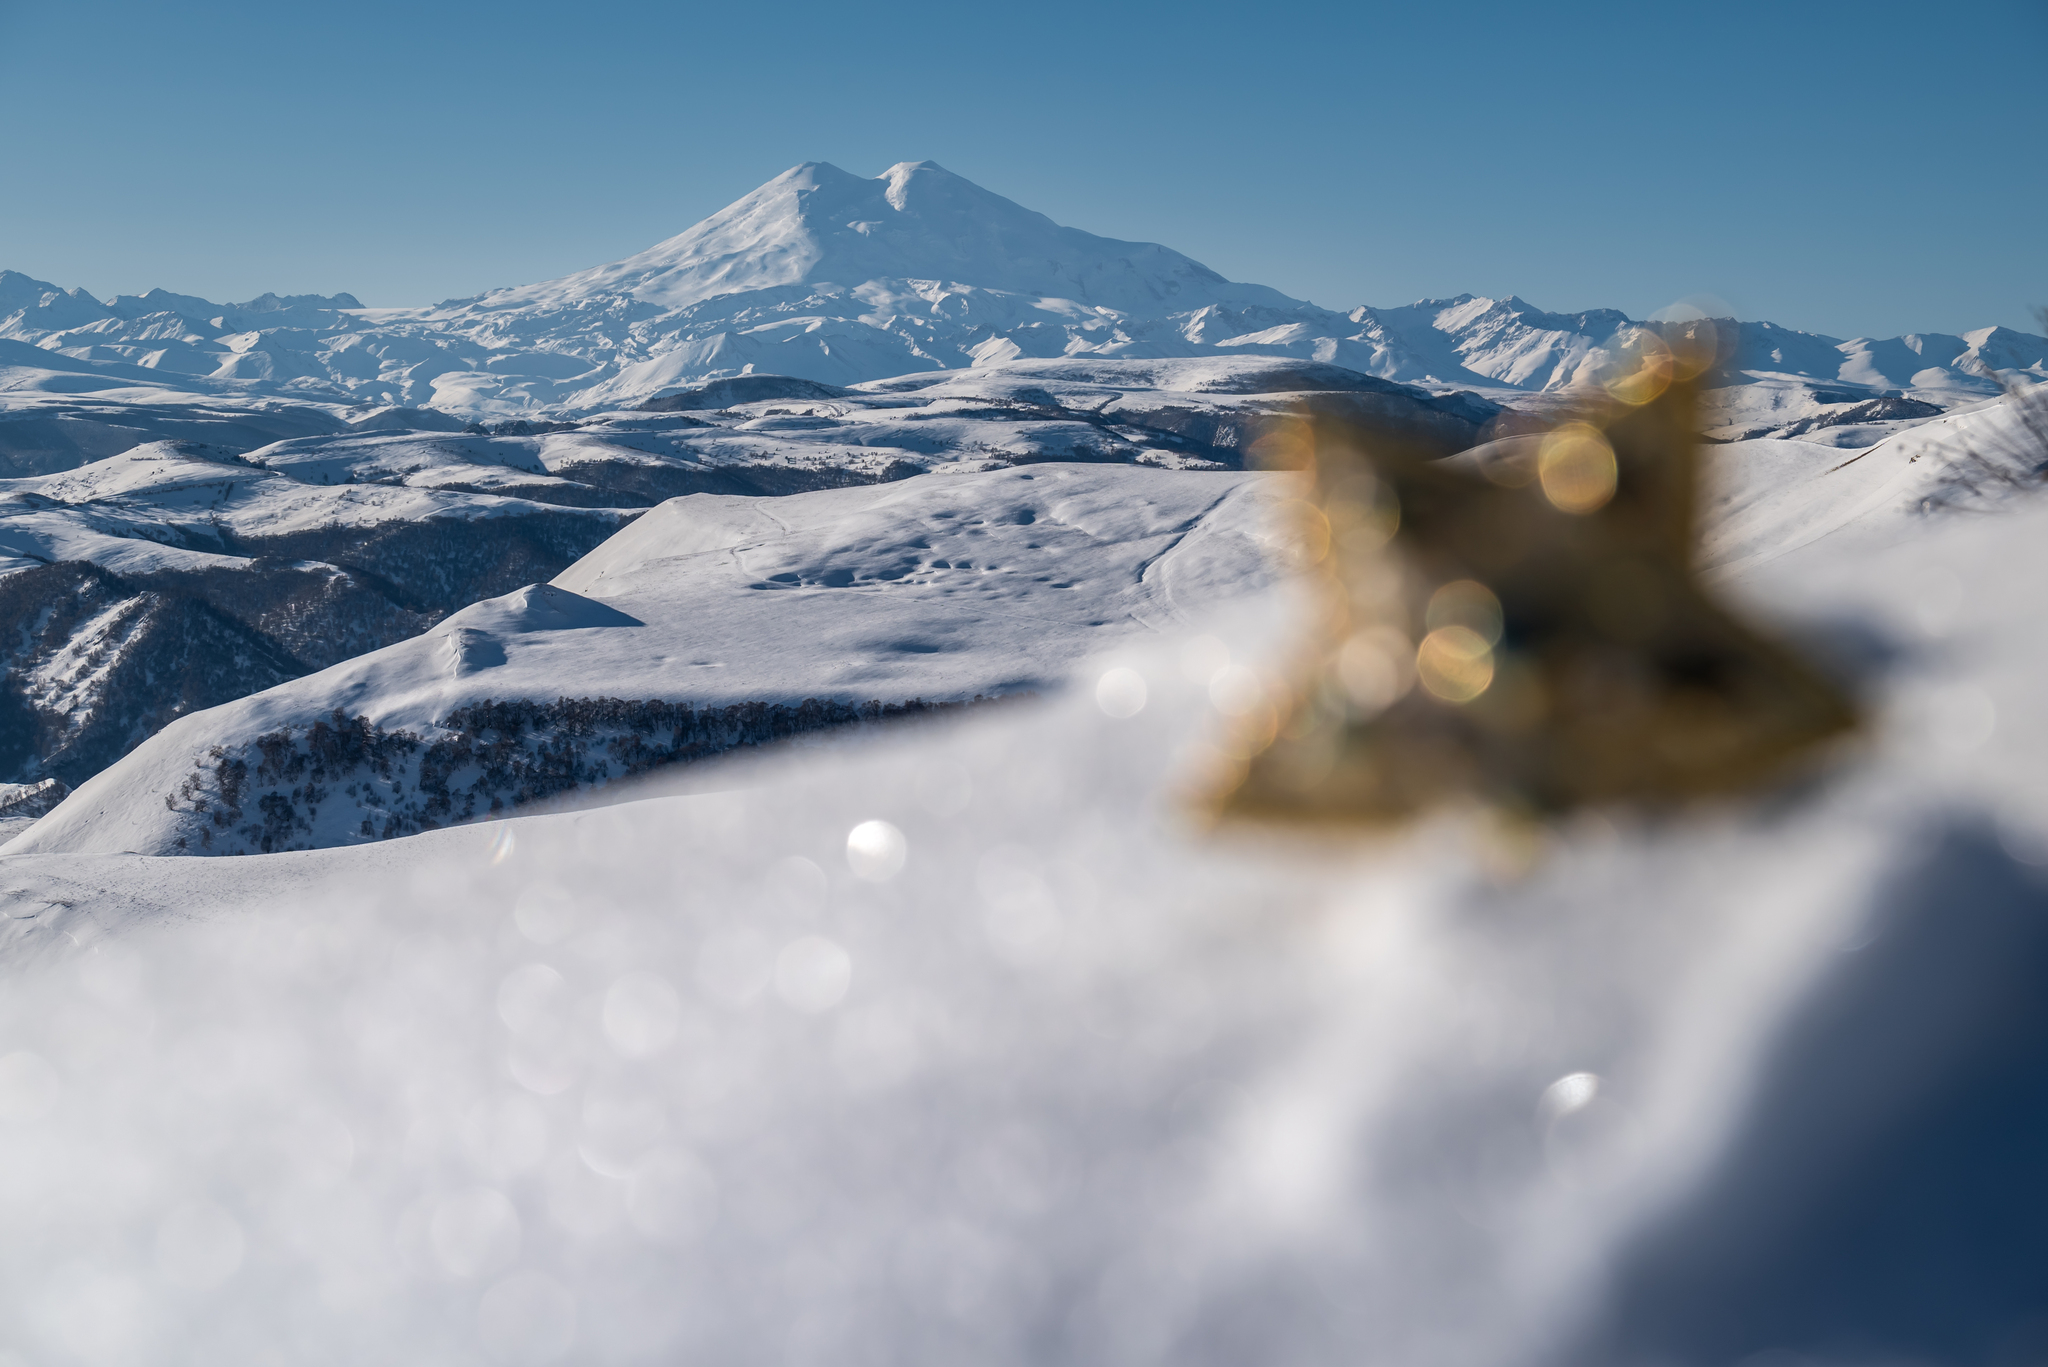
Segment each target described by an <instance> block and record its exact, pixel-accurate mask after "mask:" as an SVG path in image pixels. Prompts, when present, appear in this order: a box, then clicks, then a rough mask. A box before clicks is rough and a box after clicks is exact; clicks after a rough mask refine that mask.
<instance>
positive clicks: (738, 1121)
mask: <svg viewBox="0 0 2048 1367" xmlns="http://www.w3.org/2000/svg"><path fill="white" fill-rule="evenodd" d="M1893 473H1894V475H1896V472H1893ZM1876 483H1877V484H1882V483H1883V480H1881V479H1880V480H1877V481H1876ZM1830 487H1831V486H1830ZM1874 487H1875V486H1873V488H1874ZM1894 492H1897V491H1896V490H1895V491H1894ZM1788 497H1791V495H1788ZM1806 506H1808V507H1809V509H1810V510H1811V511H1812V512H1813V516H1814V517H1815V518H1816V519H1817V521H1816V522H1815V524H1814V526H1815V527H1816V528H1818V527H1819V526H1820V524H1821V523H1828V524H1830V525H1828V526H1827V527H1826V529H1825V531H1824V532H1819V533H1817V534H1816V535H1813V536H1810V537H1804V538H1802V537H1798V536H1790V535H1780V536H1779V538H1778V542H1779V545H1780V547H1782V552H1779V551H1772V550H1763V549H1758V550H1755V551H1753V552H1752V553H1750V554H1748V555H1746V556H1737V557H1735V560H1736V562H1739V563H1735V564H1734V565H1733V566H1732V568H1731V569H1730V570H1728V571H1726V572H1724V573H1722V574H1721V575H1720V576H1719V581H1718V582H1719V583H1720V584H1721V587H1722V591H1724V592H1726V593H1728V594H1729V595H1731V596H1732V597H1733V598H1734V599H1735V600H1736V601H1738V602H1739V603H1740V604H1741V605H1742V606H1743V607H1744V609H1745V610H1746V611H1749V612H1751V613H1754V614H1756V615H1758V616H1760V617H1762V618H1763V619H1764V620H1766V621H1770V622H1774V623H1776V624H1777V625H1778V627H1779V629H1781V630H1783V631H1785V632H1787V633H1788V634H1789V635H1791V636H1792V637H1793V638H1794V639H1796V640H1799V641H1802V642H1803V643H1805V644H1806V645H1807V647H1808V648H1810V649H1814V650H1817V651H1819V652H1821V653H1822V654H1824V655H1825V656H1826V657H1827V658H1829V659H1831V660H1832V661H1833V662H1834V664H1835V666H1836V667H1837V668H1840V669H1842V670H1844V671H1845V672H1846V673H1848V674H1849V675H1850V676H1852V677H1853V678H1855V679H1856V680H1857V683H1858V687H1859V688H1860V689H1861V691H1862V693H1863V695H1864V697H1865V698H1866V700H1867V703H1868V705H1869V707H1870V710H1871V713H1872V716H1873V719H1874V720H1873V726H1872V729H1871V733H1870V735H1869V737H1868V739H1867V740H1866V742H1865V743H1864V744H1863V745H1862V746H1861V747H1860V748H1859V749H1857V750H1855V751H1853V752H1851V753H1848V754H1846V755H1844V756H1842V757H1841V758H1840V759H1839V761H1838V762H1837V763H1836V764H1835V765H1834V766H1833V767H1832V768H1830V769H1829V770H1827V771H1826V772H1824V773H1823V774H1822V775H1820V776H1819V777H1818V778H1817V779H1816V780H1815V781H1813V782H1812V783H1810V784H1807V785H1805V786H1803V787H1801V788H1798V789H1796V790H1794V791H1791V792H1787V793H1780V794H1777V795H1774V796H1771V797H1767V798H1759V799H1755V800H1751V801H1746V802H1742V803H1736V804H1732V805H1730V806H1727V807H1723V808H1715V809H1708V810H1704V811H1698V812H1694V813H1691V814H1688V815H1686V816H1684V817H1682V818H1650V817H1646V816H1640V815H1630V814H1628V813H1622V812H1613V813H1606V814H1602V815H1598V816H1586V817H1584V818H1582V819H1579V820H1576V821H1573V822H1569V823H1566V824H1565V825H1563V826H1561V827H1559V828H1558V829H1556V830H1554V831H1552V832H1551V833H1549V834H1548V835H1547V836H1546V837H1545V839H1544V841H1543V843H1542V846H1541V848H1540V849H1539V850H1537V851H1536V852H1535V854H1534V857H1533V858H1524V857H1523V856H1522V855H1519V854H1518V853H1517V848H1516V847H1515V846H1514V845H1513V844H1512V843H1511V842H1510V843H1502V842H1500V841H1498V840H1496V839H1495V838H1494V837H1492V836H1489V835H1488V833H1487V828H1486V827H1485V826H1484V825H1483V823H1480V822H1477V821H1476V820H1474V819H1472V818H1469V817H1466V816H1464V815H1461V814H1459V813H1455V812H1451V813H1445V814H1443V815H1441V816H1439V817H1438V818H1436V819H1434V820H1432V821H1431V822H1429V823H1427V824H1425V825H1423V826H1421V827H1418V828H1416V829H1413V830H1410V831H1407V832H1404V833H1402V834H1400V835H1398V836H1395V837H1392V838H1389V839H1384V840H1379V841H1367V840H1357V839H1344V838H1331V837H1324V836H1310V835H1307V834H1292V835H1288V834H1275V833H1271V832H1260V831H1256V830H1247V829H1226V830H1211V829H1208V828H1207V827H1206V826H1205V825H1204V823H1203V822H1202V821H1201V820H1200V819H1199V817H1198V814H1197V808H1196V807H1195V806H1194V805H1193V801H1192V799H1193V793H1194V791H1195V790H1196V789H1197V788H1198V787H1199V784H1200V783H1201V781H1202V780H1203V777H1204V776H1205V775H1206V774H1208V773H1209V772H1211V769H1212V765H1213V762H1214V756H1213V752H1212V751H1211V749H1210V747H1211V746H1212V745H1214V744H1216V743H1219V741H1220V739H1221V737H1222V736H1223V735H1224V734H1226V732H1225V729H1224V728H1225V725H1226V722H1227V718H1225V717H1224V716H1222V715H1221V714H1220V713H1219V711H1218V709H1217V702H1218V701H1224V702H1228V701H1229V700H1231V699H1234V698H1238V697H1241V696H1242V690H1240V689H1238V688H1236V687H1233V686H1226V684H1224V683H1223V682H1219V681H1221V680H1224V679H1225V678H1226V677H1227V676H1228V672H1229V671H1231V670H1234V669H1246V668H1249V669H1253V670H1258V669H1266V668H1272V667H1274V662H1275V661H1277V660H1279V659H1281V658H1283V656H1284V654H1285V649H1286V644H1287V642H1288V641H1289V640H1290V639H1291V633H1292V632H1293V630H1294V629H1295V624H1296V622H1298V620H1299V610H1300V604H1299V601H1298V600H1297V599H1295V598H1294V597H1292V596H1291V595H1290V591H1289V590H1287V589H1286V588H1284V587H1282V588H1276V589H1273V590H1269V591H1268V593H1267V595H1266V596H1265V597H1264V598H1261V599H1255V600H1250V601H1247V602H1244V603H1242V604H1240V605H1239V606H1238V607H1236V608H1235V609H1227V610H1224V611H1221V612H1219V613H1217V614H1216V615H1214V616H1213V617H1211V618H1210V619H1209V620H1208V621H1206V622H1204V623H1201V624H1198V625H1195V626H1191V627H1189V628H1186V629H1184V630H1182V631H1180V632H1179V633H1178V634H1176V635H1173V636H1170V637H1160V638H1155V639H1153V640H1152V641H1150V642H1149V643H1146V644H1137V643H1132V644H1128V645H1126V646H1125V647H1124V649H1125V652H1126V653H1124V654H1120V655H1117V654H1113V655H1110V656H1108V657H1103V658H1098V659H1096V660H1095V661H1093V662H1092V663H1090V664H1089V665H1088V666H1086V667H1085V668H1084V669H1083V670H1082V671H1080V673H1079V674H1078V675H1077V686H1075V687H1073V688H1070V689H1068V690H1066V691H1064V692H1061V693H1058V694H1056V695H1051V696H1047V697H1045V698H1043V699H1041V700H1040V701H1037V702H1035V703H1029V704H1020V705H1017V706H1015V707H1013V708H1011V709H1008V710H1001V711H996V712H990V713H984V714H982V715H980V716H976V717H969V718H964V719H960V720H957V721H951V722H946V723H943V724H926V725H919V726H912V727H909V728H906V729H904V730H902V731H900V732H898V733H895V734H893V735H884V736H882V737H880V738H877V739H873V740H871V741H868V742H865V743H862V744H859V745H855V746H851V747H841V748H837V749H828V750H823V751H810V752H798V753H793V754H789V755H785V756H781V757H775V758H769V759H766V760H763V761H759V762H756V763H752V764H735V765H731V766H728V767H725V768H723V769H719V770H715V771H699V772H698V773H697V775H696V776H695V778H694V779H692V780H691V781H692V782H693V783H695V784H696V786H697V787H698V788H699V789H700V791H694V792H688V791H679V790H668V791H664V790H660V789H652V788H650V789H648V790H646V796H645V797H644V799H643V800H640V801H633V802H626V803H623V804H620V805H615V806H610V807H606V808H602V809H598V810H593V811H588V812H583V813H579V814H559V815H551V816H543V817H535V818H528V819H519V820H512V821H506V822H500V823H494V824H490V825H486V826H483V827H479V828H468V829H460V830H453V831H446V832H439V833H434V834H430V835H426V836H421V837H416V838H413V839H409V840H403V841H394V842H388V843H385V844H382V845H377V846H372V847H367V848H363V849H353V850H328V851H315V852H310V853H304V854H290V855H279V856H271V857H266V858H252V859H237V860H196V859H170V860H157V859H143V858H136V857H129V856H117V855H99V856H82V855H80V856H58V855H49V856H35V857H27V858H16V859H10V860H7V861H5V863H4V864H0V892H4V896H5V899H6V902H5V910H6V919H5V920H4V921H0V928H4V930H5V932H6V943H7V953H8V955H9V957H10V960H11V962H12V964H13V965H14V969H13V971H12V972H11V973H10V975H9V976H8V978H7V981H6V985H5V991H4V995H0V1229H4V1231H5V1234H4V1235H0V1344H4V1345H5V1346H6V1349H7V1351H10V1352H11V1353H13V1354H14V1358H15V1360H17V1361H21V1362H30V1363H46V1362H47V1363H68V1362H107V1363H122V1362H148V1363H156V1362H164V1363H201V1362H203V1363H223V1362H247V1361H265V1360H283V1361H291V1362H295V1363H319V1362H336V1363H360V1362H366V1361H406V1362H413V1361H420V1362H447V1363H464V1362H544V1361H559V1362H650V1363H651V1362H661V1363H671V1362H679V1361H703V1362H749V1361H762V1362H790V1363H800V1362H820V1363H826V1362H829V1363H834V1364H840V1363H876V1364H882V1363H891V1364H893V1363H906V1362H948V1363H952V1362H977V1363H1002V1362H1017V1363H1023V1362H1033V1363H1042V1362H1071V1363H1098V1362H1118V1363H1123V1362H1130V1363H1143V1362H1187V1363H1215V1364H1226V1363H1227V1364H1242V1363H1247V1362H1260V1363H1328V1362H1340V1361H1341V1362H1362V1363H1387V1364H1413V1363H1473V1364H1495V1363H1498V1364H1510V1363H1517V1364H1520V1363H1527V1364H1542V1363H1550V1362H1559V1361H1573V1362H1587V1361H1608V1360H1612V1361H1616V1362H1624V1361H1643V1360H1656V1361H1664V1362H1676V1363H1691V1362H1699V1363H1709V1362H1716V1363H1718V1362H1734V1361H1737V1360H1740V1359H1742V1358H1745V1357H1747V1356H1749V1355H1750V1354H1752V1353H1754V1352H1757V1351H1760V1350H1763V1349H1769V1348H1783V1349H1787V1350H1791V1351H1797V1352H1800V1353H1802V1354H1805V1355H1807V1356H1808V1357H1810V1358H1812V1359H1815V1360H1820V1361H1839V1362H1844V1363H1847V1362H1869V1361H1879V1360H1882V1361H1898V1360H1900V1359H1901V1358H1906V1357H1910V1358H1912V1359H1913V1360H1918V1361H1936V1362H1949V1361H1953V1362H1976V1361H1987V1360H1992V1354H1993V1352H1994V1350H1996V1349H1998V1345H1999V1344H2001V1343H2019V1344H2020V1345H2021V1347H2024V1346H2025V1343H2026V1339H2025V1332H2026V1318H2027V1316H2028V1315H2030V1314H2033V1313H2034V1312H2035V1311H2036V1310H2037V1309H2038V1305H2039V1297H2038V1289H2039V1286H2040V1284H2041V1282H2040V1275H2041V1273H2042V1271H2043V1269H2044V1265H2048V1257H2044V1251H2043V1245H2042V1237H2043V1236H2042V1232H2041V1231H2042V1228H2043V1223H2042V1220H2041V1219H2040V1218H2039V1217H2040V1216H2041V1214H2042V1213H2043V1209H2044V1201H2048V1194H2044V1192H2043V1189H2042V1178H2041V1175H2040V1171H2041V1165H2040V1163H2039V1161H2038V1152H2037V1148H2038V1145H2037V1143H2036V1141H2038V1139H2039V1137H2040V1135H2041V1134H2042V1132H2043V1131H2042V1119H2043V1117H2042V1115H2041V1106H2042V1102H2041V1100H2040V1098H2041V1097H2042V1096H2048V1090H2044V1089H2043V1087H2042V1083H2043V1079H2044V1077H2048V1069H2044V1066H2043V1060H2042V1046H2041V1044H2040V1041H2041V1040H2043V1039H2048V1028H2044V1026H2048V1023H2044V1022H2043V1020H2042V1019H2041V1016H2042V1012H2043V1007H2042V1004H2041V1003H2042V1001H2043V1000H2044V994H2043V993H2042V991H2041V990H2040V988H2041V984H2042V982H2043V981H2044V974H2048V943H2044V935H2048V889H2044V887H2043V885H2042V883H2041V882H2040V881H2039V875H2038V874H2037V873H2036V872H2035V869H2034V864H2033V862H2031V861H2036V860H2040V859H2043V858H2044V857H2048V855H2044V853H2043V851H2044V844H2043V840H2042V836H2043V834H2044V832H2048V789H2044V788H2043V786H2042V784H2043V779H2042V774H2043V772H2044V764H2043V761H2044V759H2048V737H2044V735H2043V733H2042V721H2041V718H2040V710H2039V708H2038V707H2037V706H2036V705H2035V702H2036V697H2035V695H2036V691H2037V688H2038V680H2039V679H2040V677H2041V676H2042V670H2043V667H2044V665H2048V659H2044V654H2048V651H2044V646H2043V644H2042V642H2043V639H2044V638H2043V635H2042V633H2041V632H2040V630H2039V626H2038V623H2039V620H2040V615H2039V614H2040V609H2039V605H2038V586H2039V584H2040V583H2041V582H2042V579H2043V575H2044V572H2048V549H2044V547H2048V538H2044V532H2048V508H2043V507H2041V506H2040V505H2037V504H2016V505H2011V506H2007V507H2005V508H2003V509H2001V510H1997V511H1994V512H1989V513H1983V514H1969V515H1962V516H1951V517H1948V518H1922V517H1919V516H1916V515H1909V514H1908V513H1906V512H1904V511H1903V510H1902V508H1901V507H1900V505H1899V503H1898V501H1897V500H1896V499H1892V498H1890V497H1889V496H1887V498H1885V499H1875V500H1874V501H1873V502H1872V503H1871V504H1870V506H1869V507H1868V508H1867V509H1866V510H1865V511H1864V512H1861V513H1858V514H1856V515H1854V516H1849V515H1848V514H1849V513H1850V512H1853V511H1854V509H1855V506H1856V505H1855V504H1854V503H1853V502H1852V503H1849V504H1842V503H1833V504H1831V503H1828V501H1827V499H1826V498H1822V497H1820V496H1819V495H1811V496H1809V497H1807V499H1806ZM2030 1127H2031V1128H2030ZM2014 1137H2017V1139H2018V1140H2025V1141H2027V1142H2025V1143H2018V1142H2017V1141H2016V1140H2015V1138H2014ZM2030 1145H2031V1146H2032V1147H2030ZM1958 1231H1960V1233H1959V1232H1958Z"/></svg>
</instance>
